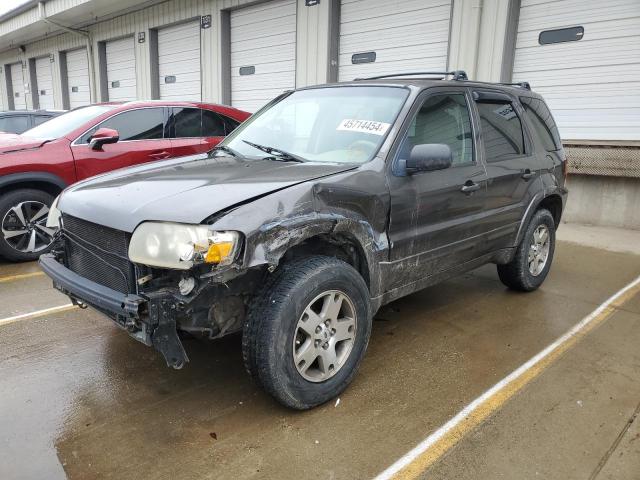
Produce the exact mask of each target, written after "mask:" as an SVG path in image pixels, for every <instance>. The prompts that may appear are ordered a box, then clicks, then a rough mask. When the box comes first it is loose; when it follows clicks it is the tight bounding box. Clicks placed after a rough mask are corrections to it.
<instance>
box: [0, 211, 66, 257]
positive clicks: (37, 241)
mask: <svg viewBox="0 0 640 480" xmlns="http://www.w3.org/2000/svg"><path fill="white" fill-rule="evenodd" d="M48 214H49V207H48V206H47V205H46V204H44V203H42V202H38V201H35V200H30V201H26V202H21V203H19V204H17V205H15V206H13V207H11V208H10V209H9V211H8V212H7V213H6V214H5V216H4V218H3V219H2V224H1V227H2V236H3V238H4V241H5V242H6V243H7V244H8V245H9V246H10V247H11V248H13V249H14V250H16V251H18V252H21V253H36V252H39V251H42V250H45V249H46V248H47V247H48V246H49V245H51V242H52V241H53V236H54V234H55V233H56V231H55V229H53V228H49V227H47V226H46V223H47V216H48Z"/></svg>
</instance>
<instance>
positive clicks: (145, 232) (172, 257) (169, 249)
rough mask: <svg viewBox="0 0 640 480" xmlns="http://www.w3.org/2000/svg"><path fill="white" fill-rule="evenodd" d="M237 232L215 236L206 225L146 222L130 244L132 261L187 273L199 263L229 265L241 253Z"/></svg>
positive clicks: (216, 234)
mask: <svg viewBox="0 0 640 480" xmlns="http://www.w3.org/2000/svg"><path fill="white" fill-rule="evenodd" d="M239 246H240V234H239V233H238V232H216V231H213V230H211V229H210V228H209V227H207V226H206V225H187V224H182V223H165V222H145V223H142V224H140V225H139V226H138V228H136V229H135V230H134V232H133V235H132V237H131V242H130V244H129V259H130V260H131V261H132V262H135V263H141V264H143V265H150V266H152V267H162V268H175V269H179V270H188V269H190V268H191V267H192V266H193V265H196V264H199V263H209V264H213V265H229V264H231V263H232V262H233V261H234V260H235V258H236V255H237V253H238V249H239Z"/></svg>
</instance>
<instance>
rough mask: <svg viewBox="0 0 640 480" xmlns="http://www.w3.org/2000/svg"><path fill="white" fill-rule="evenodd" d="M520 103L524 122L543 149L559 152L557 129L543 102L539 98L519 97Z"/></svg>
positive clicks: (560, 144)
mask: <svg viewBox="0 0 640 480" xmlns="http://www.w3.org/2000/svg"><path fill="white" fill-rule="evenodd" d="M520 103H521V104H522V106H523V107H524V112H525V118H526V120H527V121H528V122H529V125H531V127H532V129H533V131H534V132H535V135H536V136H537V137H538V139H539V140H540V141H541V142H542V144H543V145H544V148H545V149H546V150H547V151H549V152H551V151H555V150H560V149H561V148H562V141H561V140H560V134H559V133H558V127H557V126H556V122H555V121H554V120H553V116H552V115H551V112H550V111H549V108H548V107H547V105H546V104H545V103H544V101H543V100H541V99H539V98H530V97H520Z"/></svg>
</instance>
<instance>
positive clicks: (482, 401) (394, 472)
mask: <svg viewBox="0 0 640 480" xmlns="http://www.w3.org/2000/svg"><path fill="white" fill-rule="evenodd" d="M638 286H640V277H638V278H636V279H635V280H634V281H632V282H631V283H629V284H628V285H627V286H625V287H624V288H622V289H621V290H619V291H618V292H616V293H615V294H613V295H612V296H611V297H609V298H608V299H607V300H606V301H605V302H604V303H602V304H601V305H600V306H599V307H598V308H596V309H595V310H594V311H593V312H591V313H590V314H589V315H587V316H586V317H584V318H583V319H582V320H581V321H580V322H579V323H578V324H576V325H575V326H574V327H573V328H571V330H569V331H568V332H567V333H565V334H564V335H562V336H561V337H560V338H558V339H557V340H556V341H554V342H553V343H552V344H551V345H549V346H548V347H546V348H545V349H544V350H542V351H541V352H540V353H538V354H537V355H536V356H534V357H533V358H531V359H530V360H529V361H527V362H526V363H525V364H523V365H522V366H520V367H519V368H517V369H516V370H514V371H513V372H512V373H510V374H509V375H508V376H507V377H505V378H503V379H502V380H501V381H499V382H498V383H496V384H495V385H494V386H493V387H491V388H490V389H489V390H487V391H486V392H484V393H483V394H482V395H480V396H479V397H477V398H476V399H475V400H473V401H472V402H471V403H470V404H468V405H467V406H466V407H465V408H463V409H462V410H461V411H460V412H459V413H458V414H457V415H456V416H454V417H453V418H451V419H450V420H449V421H448V422H447V423H445V424H444V425H443V426H442V427H440V428H439V429H438V430H436V431H435V432H433V433H432V434H431V435H429V436H428V437H427V438H425V439H424V440H423V441H421V442H420V443H419V444H418V445H416V446H415V447H414V448H413V449H412V450H410V451H409V452H407V453H406V454H405V455H403V456H402V457H401V458H399V459H398V460H397V461H396V462H395V463H394V464H393V465H391V466H390V467H388V468H387V469H386V470H384V471H383V472H382V473H380V474H379V475H378V476H377V477H375V480H388V479H391V478H394V477H396V478H415V477H416V472H417V471H419V470H422V471H424V468H421V467H425V466H430V465H432V464H433V463H434V462H435V460H437V459H438V458H439V457H440V456H442V454H444V452H445V451H446V450H448V449H449V448H451V447H452V446H453V445H455V444H456V443H457V441H459V440H460V438H461V437H460V434H463V435H464V434H465V433H467V432H468V431H470V427H465V428H463V429H462V431H458V432H454V430H461V429H460V428H459V425H460V424H463V423H465V422H468V419H469V417H473V416H474V414H475V413H476V410H480V409H482V410H484V411H495V410H496V409H495V408H494V409H491V406H490V403H491V401H492V399H493V398H494V397H497V396H498V395H499V394H501V393H502V394H503V395H502V398H503V400H502V403H500V405H501V404H504V402H505V401H506V399H508V398H509V397H511V396H512V395H513V394H515V393H516V392H517V391H518V390H519V388H518V389H517V390H514V391H513V393H512V394H506V395H505V394H504V393H503V390H507V389H508V387H509V386H511V384H513V383H516V381H517V380H519V379H520V377H524V376H525V375H526V374H527V372H528V371H529V370H531V369H535V368H536V367H538V366H539V364H541V363H543V361H544V360H545V359H546V358H547V357H549V356H551V355H552V354H553V353H557V352H558V351H559V350H562V347H563V345H565V344H567V343H568V342H570V341H571V340H573V339H575V338H576V337H577V336H579V335H581V334H582V333H583V330H585V329H587V327H589V326H590V324H591V323H592V322H594V321H595V320H600V321H602V320H603V319H605V318H607V317H608V315H607V313H608V314H610V313H611V311H613V310H614V309H615V308H614V307H613V306H612V304H613V303H614V302H616V300H618V299H619V298H620V297H622V296H624V295H625V294H626V293H627V292H629V291H630V290H632V289H635V288H637V287H638ZM634 293H636V292H634ZM607 310H611V311H610V312H607ZM597 323H598V322H594V325H595V324H597ZM522 386H524V384H523V385H521V386H520V388H522ZM497 402H500V400H498V401H497ZM488 404H489V405H488ZM487 415H488V414H487ZM487 415H485V416H483V417H481V419H484V418H486V416H487ZM478 417H479V418H480V416H478ZM471 423H472V424H473V426H474V427H475V426H477V425H479V423H481V420H476V421H475V422H471ZM452 434H455V436H454V437H452V438H446V437H449V436H450V435H452ZM443 441H444V442H445V446H444V447H441V448H440V449H439V451H438V452H436V453H433V454H431V455H430V457H431V458H426V457H427V456H429V449H430V448H432V447H433V446H434V445H435V444H436V443H439V442H443ZM403 470H404V472H403Z"/></svg>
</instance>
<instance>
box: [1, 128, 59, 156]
mask: <svg viewBox="0 0 640 480" xmlns="http://www.w3.org/2000/svg"><path fill="white" fill-rule="evenodd" d="M47 142H48V140H43V139H41V138H31V137H24V136H22V135H16V134H14V133H0V154H3V153H11V152H19V151H20V150H32V149H34V148H40V147H41V146H42V145H44V144H45V143H47Z"/></svg>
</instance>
